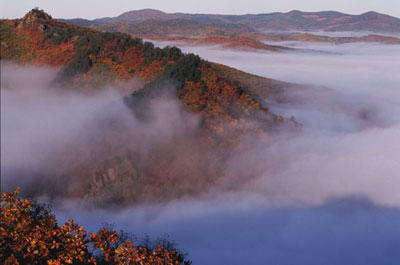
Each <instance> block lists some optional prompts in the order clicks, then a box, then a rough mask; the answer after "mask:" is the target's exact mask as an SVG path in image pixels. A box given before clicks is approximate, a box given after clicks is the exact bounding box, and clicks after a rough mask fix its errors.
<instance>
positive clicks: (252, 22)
mask: <svg viewBox="0 0 400 265" xmlns="http://www.w3.org/2000/svg"><path fill="white" fill-rule="evenodd" d="M64 21H67V22H69V23H73V24H77V25H80V26H101V25H106V24H109V25H110V24H120V23H123V24H136V25H138V27H139V28H141V27H143V23H144V22H146V23H145V25H152V24H157V23H158V24H159V23H160V22H163V24H164V25H171V24H174V23H175V24H180V25H182V27H190V26H191V27H193V28H198V27H205V26H213V27H217V28H219V29H220V30H224V31H228V32H229V31H230V30H234V31H237V30H242V31H248V32H249V31H250V32H251V31H258V32H265V31H329V32H340V31H351V32H354V31H366V32H374V33H395V34H398V33H400V19H399V18H396V17H392V16H389V15H385V14H380V13H377V12H372V11H371V12H366V13H363V14H361V15H349V14H344V13H340V12H336V11H323V12H302V11H297V10H293V11H290V12H287V13H268V14H254V15H253V14H248V15H211V14H186V13H165V12H162V11H159V10H153V9H144V10H134V11H129V12H125V13H123V14H121V15H119V16H117V17H106V18H99V19H94V20H86V19H67V20H64ZM166 22H167V23H166ZM141 23H142V24H141ZM149 23H150V24H149Z"/></svg>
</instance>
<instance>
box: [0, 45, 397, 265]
mask: <svg viewBox="0 0 400 265" xmlns="http://www.w3.org/2000/svg"><path fill="white" fill-rule="evenodd" d="M281 44H282V43H281ZM159 45H165V43H159ZM282 45H288V46H291V47H295V48H299V49H301V51H299V52H284V53H268V52H266V53H257V52H236V51H230V50H226V49H219V48H218V47H216V46H213V47H181V48H182V49H183V51H185V52H194V53H197V54H199V55H200V56H202V57H203V58H205V59H207V60H210V61H214V62H218V63H223V64H226V65H229V66H231V67H234V68H237V69H240V70H243V71H246V72H249V73H253V74H256V75H260V76H265V77H268V78H273V79H279V80H282V81H286V82H292V83H297V84H302V85H303V86H302V87H301V88H299V87H297V88H296V87H294V88H292V89H290V90H289V91H287V92H286V94H287V98H288V100H286V101H281V102H276V101H274V100H271V99H269V98H266V99H264V100H265V104H266V105H268V106H269V107H270V108H271V110H272V111H273V112H275V113H279V114H281V115H283V116H288V117H289V116H294V117H295V118H296V120H297V121H298V122H300V123H301V124H302V125H303V127H302V131H301V133H299V134H296V135H293V134H290V133H286V132H285V131H282V132H281V133H279V135H277V136H276V137H275V138H274V141H273V143H270V142H269V143H268V144H264V142H262V141H259V140H258V139H252V138H251V139H248V140H246V141H244V142H243V143H238V147H237V152H236V153H237V155H234V156H233V158H232V159H231V161H230V162H229V163H228V164H227V167H228V170H229V171H230V172H232V175H240V173H241V172H246V171H248V170H252V171H253V172H257V178H256V179H255V180H254V181H252V182H251V183H250V184H248V185H246V187H245V188H243V189H242V190H239V191H235V192H226V191H221V190H219V189H218V188H216V189H214V190H210V191H209V192H208V193H207V194H205V195H204V196H203V197H202V198H197V199H193V198H185V199H181V200H177V201H173V202H169V203H166V204H163V205H136V206H134V207H130V208H125V209H122V210H115V211H113V210H110V209H96V208H90V209H87V208H82V207H80V206H79V205H77V202H65V203H64V204H62V205H60V206H59V207H58V208H56V209H55V210H56V212H57V216H58V218H59V220H60V222H63V221H66V220H67V219H68V218H70V217H71V218H74V219H75V220H76V221H77V222H78V223H79V224H81V225H84V226H86V227H88V228H89V230H95V229H96V228H99V227H100V226H102V225H103V224H104V223H111V224H114V225H115V227H116V228H117V229H122V230H125V231H127V232H131V233H133V234H135V235H136V236H137V237H139V238H140V237H144V236H146V235H148V236H150V237H152V238H157V237H159V236H166V237H169V238H170V239H171V240H173V241H175V242H176V243H177V244H178V248H180V249H182V250H183V251H185V252H188V254H189V258H190V259H191V260H193V263H194V264H201V265H203V264H207V265H208V264H210V265H217V264H218V265H220V264H232V265H242V264H257V265H258V264H279V265H289V264H290V265H291V264H299V265H321V264H324V265H343V264H352V265H383V264H384V265H397V264H399V260H400V140H399V139H400V45H378V44H361V43H358V44H346V45H332V44H321V43H301V42H291V43H285V44H282ZM305 49H306V50H307V51H306V52H305V51H304V50H305ZM315 50H318V51H319V52H313V51H315ZM37 86H41V84H37ZM32 97H33V98H34V96H32ZM32 97H31V96H29V97H27V96H25V97H24V100H26V101H27V102H28V103H29V104H28V105H27V106H28V107H27V108H17V107H16V105H13V104H11V103H10V102H20V101H21V99H20V98H19V97H18V96H16V95H15V94H7V95H6V94H5V92H3V91H2V164H3V165H2V169H3V166H4V163H12V164H13V167H17V164H18V162H17V161H11V162H7V160H3V155H4V153H5V152H6V153H8V154H9V157H11V155H12V157H15V158H16V159H18V157H21V156H20V155H21V154H20V152H19V150H20V148H22V147H26V146H28V147H29V148H27V149H26V150H25V153H24V156H22V157H23V158H24V159H26V160H27V161H30V159H28V158H27V157H26V156H27V155H26V154H29V157H32V156H33V154H32V153H30V152H31V151H32V150H34V149H35V148H36V147H35V146H36V145H40V146H42V143H43V141H46V139H47V137H44V136H43V134H42V132H41V130H40V129H41V128H42V126H41V125H40V123H39V124H38V123H37V122H35V123H32V125H29V123H27V122H25V121H24V115H29V114H28V112H30V113H33V114H35V115H34V116H33V117H34V118H35V119H39V120H40V119H41V117H45V119H47V120H44V121H43V122H44V123H51V124H55V126H53V127H61V128H63V127H62V124H63V122H60V120H62V119H65V117H63V113H64V112H63V111H60V108H61V107H60V106H62V105H65V106H70V107H71V106H74V103H73V102H76V104H77V106H79V107H77V108H75V107H71V110H70V111H71V112H72V113H76V116H77V117H79V119H73V118H71V117H66V118H68V119H71V120H68V122H69V123H71V122H75V123H76V126H75V128H76V127H78V128H79V124H81V123H82V124H87V121H88V120H92V119H93V117H92V114H91V113H101V114H104V113H105V111H104V110H105V108H104V106H105V105H107V104H108V103H107V101H106V103H104V100H103V99H99V98H92V99H90V100H89V101H86V100H83V99H82V98H79V100H77V99H76V98H74V97H71V96H68V97H67V98H66V99H63V100H62V101H61V103H60V101H58V103H57V104H54V105H55V106H52V105H51V102H53V101H52V100H51V96H50V100H49V99H43V100H44V101H42V104H41V106H43V104H50V105H51V110H54V111H52V112H53V113H55V114H56V115H58V116H56V119H54V118H52V117H53V116H52V115H50V114H49V113H48V111H46V110H48V109H45V110H43V108H42V107H40V108H39V107H37V106H36V105H35V104H34V103H33V102H34V101H36V99H35V100H29V99H30V98H32ZM100 97H102V98H107V99H108V98H110V95H109V94H107V95H106V96H100ZM111 98H112V100H114V101H115V96H112V97H111ZM6 99H7V100H6ZM7 102H8V105H7ZM82 102H83V103H82ZM88 102H89V103H90V104H89V103H88ZM3 103H4V104H3ZM15 104H17V103H15ZM13 106H14V107H13ZM84 106H85V107H84ZM87 106H90V108H89V109H87ZM121 108H122V107H121ZM13 109H15V111H13ZM21 109H22V110H21ZM24 109H26V111H25V112H24ZM61 110H63V109H61ZM83 110H85V111H83ZM87 110H88V111H87ZM21 111H22V112H21ZM161 111H164V110H163V109H161ZM82 112H84V113H86V114H85V115H81V113H82ZM4 113H6V114H4ZM57 113H59V114H57ZM173 113H175V112H172V114H171V115H174V114H173ZM171 115H169V116H171ZM115 116H118V115H117V114H116V115H115ZM25 117H27V116H25ZM161 117H164V118H167V116H161ZM164 118H161V119H164ZM15 119H16V120H17V121H19V123H15V122H13V121H14V120H15ZM179 121H180V123H179V124H185V122H182V120H179ZM183 121H185V120H183ZM27 124H28V125H27ZM4 126H6V127H7V128H11V127H13V128H11V129H10V130H9V129H7V128H6V129H5V128H4ZM30 126H31V127H33V129H34V130H33V133H37V135H39V136H42V137H43V139H41V140H40V141H35V142H34V143H32V142H31V141H27V142H26V144H24V145H22V146H21V144H20V143H21V142H20V141H19V140H18V139H22V138H21V137H25V138H26V137H28V138H29V135H27V133H26V132H28V131H29V130H31V129H32V128H30ZM14 127H15V128H14ZM27 127H29V130H26V128H27ZM157 128H158V127H157ZM160 128H163V129H162V130H160V131H161V132H165V133H168V131H170V130H172V129H173V128H166V129H165V126H163V125H162V122H161V125H160ZM21 130H22V133H21V132H20V131H21ZM18 132H19V133H20V134H18ZM24 132H25V133H24ZM50 133H51V132H50ZM72 133H74V132H68V131H67V132H65V131H64V130H62V134H61V136H59V137H60V139H65V135H68V136H71V135H72ZM3 135H8V136H7V137H8V139H6V138H5V137H3ZM60 139H58V138H50V139H49V140H51V141H54V142H58V141H59V140H60ZM8 140H10V141H8ZM7 143H8V145H9V146H10V148H6V147H3V144H5V145H7ZM23 143H25V142H24V141H23ZM16 149H18V150H17V151H16ZM9 160H10V159H9ZM35 165H36V164H35ZM4 167H5V168H6V166H4ZM78 204H79V202H78Z"/></svg>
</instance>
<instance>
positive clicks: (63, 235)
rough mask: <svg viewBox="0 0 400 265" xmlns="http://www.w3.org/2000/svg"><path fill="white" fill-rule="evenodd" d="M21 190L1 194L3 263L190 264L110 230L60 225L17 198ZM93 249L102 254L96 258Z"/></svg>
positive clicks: (0, 256)
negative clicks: (92, 231) (91, 229)
mask: <svg viewBox="0 0 400 265" xmlns="http://www.w3.org/2000/svg"><path fill="white" fill-rule="evenodd" d="M19 192H20V191H19V189H17V190H16V191H14V192H10V193H3V194H2V195H1V214H0V263H2V264H48V265H61V264H98V263H101V264H121V265H122V264H141V265H146V264H152V265H165V264H190V263H189V262H185V261H184V259H183V257H182V255H180V254H178V253H177V252H176V251H175V250H171V251H169V250H166V249H164V248H161V247H157V248H156V249H155V250H154V251H151V250H150V249H148V248H145V247H141V246H136V245H135V244H134V243H133V242H131V241H129V240H122V239H121V235H120V234H118V233H117V232H115V231H112V230H110V229H107V228H102V229H100V230H99V232H98V233H94V234H88V233H87V232H86V231H85V229H84V228H83V227H82V226H79V225H78V224H76V223H75V222H74V221H73V220H72V219H70V220H68V222H66V223H65V224H64V225H62V226H58V225H57V222H56V218H55V216H54V215H52V214H51V213H50V212H49V211H48V210H47V209H46V208H45V207H44V206H42V205H40V204H38V203H36V202H34V201H31V200H29V199H21V198H19V197H18V195H19ZM89 248H93V249H94V250H97V251H99V252H100V254H99V255H94V254H93V253H91V252H90V251H89Z"/></svg>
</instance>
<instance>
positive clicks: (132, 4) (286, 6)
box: [0, 0, 400, 19]
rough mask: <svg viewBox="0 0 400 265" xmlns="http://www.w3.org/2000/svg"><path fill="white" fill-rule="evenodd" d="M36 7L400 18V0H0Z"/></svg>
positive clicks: (95, 13) (73, 13)
mask: <svg viewBox="0 0 400 265" xmlns="http://www.w3.org/2000/svg"><path fill="white" fill-rule="evenodd" d="M233 3H234V4H233ZM34 7H40V8H42V9H44V10H45V11H46V12H48V13H49V14H51V15H52V16H53V17H56V18H76V17H82V18H87V19H93V18H99V17H108V16H110V17H112V16H117V15H119V14H121V13H123V12H126V11H129V10H137V9H145V8H153V9H158V10H162V11H165V12H187V13H218V14H248V13H270V12H287V11H290V10H294V9H297V10H302V11H322V10H336V11H341V12H344V13H349V14H361V13H364V12H367V11H376V12H380V13H385V14H388V15H392V16H397V17H400V0H301V1H299V0H279V1H271V0H235V1H232V0H201V1H200V0H168V1H165V0H146V1H137V0H136V1H135V0H133V1H132V0H114V1H109V0H85V1H82V0H68V1H54V0H0V17H1V18H17V17H22V16H23V15H24V14H25V13H26V12H27V11H29V10H30V9H32V8H34Z"/></svg>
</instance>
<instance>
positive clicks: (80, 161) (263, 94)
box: [0, 9, 298, 204]
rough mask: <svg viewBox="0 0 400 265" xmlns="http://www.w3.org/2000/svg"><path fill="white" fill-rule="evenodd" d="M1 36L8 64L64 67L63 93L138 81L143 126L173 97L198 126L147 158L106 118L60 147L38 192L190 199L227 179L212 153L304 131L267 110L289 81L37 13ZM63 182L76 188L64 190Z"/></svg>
mask: <svg viewBox="0 0 400 265" xmlns="http://www.w3.org/2000/svg"><path fill="white" fill-rule="evenodd" d="M0 31H1V36H2V41H1V60H4V61H5V60H7V61H12V62H16V63H18V64H22V65H36V66H53V67H55V68H56V69H60V70H59V72H58V74H57V77H56V79H55V80H54V84H55V85H56V86H57V87H59V89H66V90H74V91H77V92H82V93H88V92H89V94H90V93H95V92H96V91H97V90H99V88H100V87H104V86H106V85H109V86H117V87H118V86H122V87H123V90H124V91H132V88H131V87H130V82H129V80H141V82H142V83H143V85H142V87H141V88H140V89H139V90H137V91H135V92H133V93H132V92H129V93H128V92H127V93H126V96H125V98H124V102H125V104H126V106H127V107H129V108H130V109H131V110H132V115H134V116H135V117H136V118H137V120H139V121H141V122H142V123H143V124H146V123H147V121H148V120H151V119H152V116H151V106H152V105H153V104H152V102H154V100H157V99H163V98H166V97H167V98H168V97H169V96H168V95H170V94H172V95H175V96H174V97H173V98H177V100H178V102H179V104H180V105H181V106H182V107H183V109H184V110H185V111H186V112H189V113H193V114H195V115H196V117H197V119H199V129H198V130H196V131H195V132H185V133H183V134H176V135H172V136H171V137H172V139H171V140H170V141H167V142H165V143H163V144H159V143H158V141H159V140H157V141H156V140H155V143H154V144H153V145H149V146H147V148H146V150H147V151H146V155H145V157H146V159H144V158H143V154H142V152H141V148H139V147H138V146H137V144H140V143H141V140H140V139H136V140H134V139H135V138H134V137H138V136H134V134H133V135H132V132H130V131H129V130H130V129H129V128H130V126H131V125H129V124H126V123H124V122H119V121H118V119H117V120H112V121H107V122H106V123H105V125H102V127H101V129H100V130H99V132H96V134H95V136H93V137H91V138H90V141H87V142H79V141H78V142H76V143H75V144H73V145H69V146H67V147H66V149H65V150H62V151H61V153H60V154H59V157H57V161H55V162H54V164H55V165H56V166H55V167H54V168H52V169H50V170H49V171H48V172H40V178H39V180H40V181H38V182H36V183H35V185H30V186H29V188H28V192H30V193H32V194H34V193H35V192H36V193H37V192H41V193H43V194H45V195H48V196H50V197H57V196H66V197H79V198H103V199H104V200H105V201H107V202H113V203H118V204H124V203H131V202H138V201H160V200H168V199H173V198H176V197H179V196H184V195H188V194H190V195H192V196H193V195H196V194H199V193H201V191H203V190H204V189H205V187H207V186H209V185H213V183H215V182H216V181H217V180H218V179H219V177H221V176H223V174H224V170H223V167H217V166H215V161H214V160H213V159H212V156H208V155H207V154H208V153H215V152H218V153H220V156H221V159H227V158H228V157H229V155H230V154H231V152H232V148H234V143H236V142H237V141H238V139H240V137H242V136H249V135H252V134H266V135H269V134H273V133H274V131H276V130H277V129H279V128H280V127H290V128H295V127H297V126H298V125H297V123H296V122H295V121H293V120H288V119H285V118H283V117H281V116H279V115H276V114H274V113H272V112H271V111H270V110H269V109H268V107H267V106H265V105H264V104H263V99H264V98H267V97H270V98H274V97H277V96H279V95H281V94H282V93H283V92H284V90H285V89H286V88H287V87H290V86H292V85H291V84H287V83H284V82H280V81H275V80H271V79H267V78H262V77H258V76H254V75H251V74H247V73H243V72H241V71H238V70H236V69H232V68H229V67H226V66H223V65H219V64H215V63H212V62H208V61H205V60H203V59H201V58H200V57H198V56H196V55H194V54H184V53H182V52H181V51H180V50H179V49H178V48H175V47H166V48H164V49H161V48H156V47H154V45H153V44H152V43H150V42H144V41H142V40H141V39H138V38H132V37H131V36H129V35H127V34H123V33H109V32H101V31H98V30H95V29H90V28H85V27H79V26H75V25H71V24H67V23H64V22H60V21H57V20H54V19H52V17H51V16H49V15H48V14H46V13H44V12H43V11H41V10H38V9H34V10H32V11H30V12H29V13H28V14H26V15H25V16H24V17H23V18H22V19H15V20H2V21H1V22H0ZM107 124H113V126H107ZM135 142H137V144H135ZM189 147H190V148H189ZM9 173H10V172H9ZM10 174H19V175H24V174H32V172H11V173H10ZM248 177H249V176H248ZM66 181H67V182H68V183H69V186H68V187H71V188H69V189H66V186H65V182H66ZM194 183H195V184H194ZM38 187H40V189H38Z"/></svg>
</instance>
